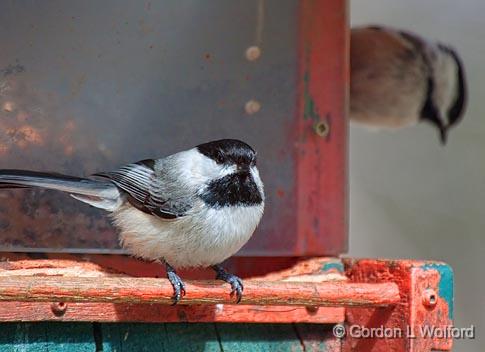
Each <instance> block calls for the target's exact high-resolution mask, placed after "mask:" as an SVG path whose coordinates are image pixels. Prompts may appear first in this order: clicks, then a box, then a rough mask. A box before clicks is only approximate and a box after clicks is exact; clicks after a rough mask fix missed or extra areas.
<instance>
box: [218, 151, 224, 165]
mask: <svg viewBox="0 0 485 352" xmlns="http://www.w3.org/2000/svg"><path fill="white" fill-rule="evenodd" d="M216 162H217V163H218V164H224V155H222V154H221V153H218V154H217V155H216Z"/></svg>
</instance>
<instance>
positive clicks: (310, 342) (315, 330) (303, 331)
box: [294, 324, 342, 352]
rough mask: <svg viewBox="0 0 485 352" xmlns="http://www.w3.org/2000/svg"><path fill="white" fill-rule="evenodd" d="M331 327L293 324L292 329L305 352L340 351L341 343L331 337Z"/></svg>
mask: <svg viewBox="0 0 485 352" xmlns="http://www.w3.org/2000/svg"><path fill="white" fill-rule="evenodd" d="M332 327H333V325H322V324H294V328H295V330H296V332H297V334H298V336H299V338H300V341H301V342H302V344H303V346H305V351H307V352H310V351H311V352H334V351H340V350H341V348H342V341H341V340H340V339H338V338H336V337H334V336H333V332H332Z"/></svg>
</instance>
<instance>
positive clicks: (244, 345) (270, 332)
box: [217, 324, 303, 352]
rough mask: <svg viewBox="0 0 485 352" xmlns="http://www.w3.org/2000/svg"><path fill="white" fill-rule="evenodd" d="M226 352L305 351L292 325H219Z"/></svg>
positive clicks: (218, 329) (218, 328) (222, 343)
mask: <svg viewBox="0 0 485 352" xmlns="http://www.w3.org/2000/svg"><path fill="white" fill-rule="evenodd" d="M217 331H218V333H219V337H220V340H221V345H222V348H223V350H224V351H231V352H238V351H241V352H243V351H244V352H248V351H254V352H275V351H282V352H283V351H292V352H293V351H294V352H298V351H303V347H302V344H301V341H300V339H299V337H298V335H297V333H296V331H295V329H294V327H293V325H291V324H217Z"/></svg>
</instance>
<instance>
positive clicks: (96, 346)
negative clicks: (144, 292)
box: [0, 322, 340, 352]
mask: <svg viewBox="0 0 485 352" xmlns="http://www.w3.org/2000/svg"><path fill="white" fill-rule="evenodd" d="M95 336H96V337H95ZM339 350H340V341H339V340H338V339H334V338H333V336H332V334H331V325H321V324H293V325H292V324H223V323H221V324H212V323H170V324H169V323H167V324H144V323H133V324H130V323H123V324H99V323H96V324H90V323H61V322H43V323H3V324H0V352H7V351H8V352H17V351H25V352H67V351H69V352H85V351H86V352H88V351H89V352H93V351H103V352H189V351H194V352H200V351H204V352H221V351H231V352H238V351H244V352H247V351H255V352H270V351H271V352H273V351H295V352H298V351H315V352H320V351H321V352H330V351H332V352H335V351H339Z"/></svg>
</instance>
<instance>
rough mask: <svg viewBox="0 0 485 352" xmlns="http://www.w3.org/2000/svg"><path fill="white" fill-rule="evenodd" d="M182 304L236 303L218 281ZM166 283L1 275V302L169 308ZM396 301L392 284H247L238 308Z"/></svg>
mask: <svg viewBox="0 0 485 352" xmlns="http://www.w3.org/2000/svg"><path fill="white" fill-rule="evenodd" d="M185 284H186V289H187V294H186V296H185V297H184V298H183V302H182V303H183V304H188V305H192V304H220V303H223V304H234V303H235V300H234V299H233V298H231V297H230V296H229V286H228V285H227V284H225V283H222V282H220V281H202V280H199V281H185ZM172 295H173V288H172V286H171V284H170V282H169V281H168V280H167V279H155V278H133V277H127V276H103V277H102V279H100V278H98V277H66V276H44V277H41V276H3V277H2V278H1V280H0V301H23V302H52V301H63V302H107V303H134V304H139V303H157V304H169V305H170V304H172V303H173V301H172V298H171V297H172ZM397 302H399V291H398V289H397V286H396V285H395V284H393V283H386V284H365V283H362V284H360V283H358V284H355V283H348V282H338V281H337V282H332V281H329V282H322V283H317V282H291V281H265V280H245V282H244V295H243V298H242V300H241V303H240V304H254V305H285V306H286V305H292V306H293V305H295V306H310V307H313V306H325V307H341V306H347V307H369V306H387V305H390V304H394V303H397Z"/></svg>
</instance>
